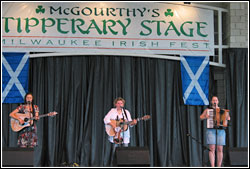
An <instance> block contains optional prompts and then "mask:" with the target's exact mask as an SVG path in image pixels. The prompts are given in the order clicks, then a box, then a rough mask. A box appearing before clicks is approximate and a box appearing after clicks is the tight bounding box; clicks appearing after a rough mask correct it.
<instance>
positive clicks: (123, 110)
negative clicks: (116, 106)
mask: <svg viewBox="0 0 250 169" xmlns="http://www.w3.org/2000/svg"><path fill="white" fill-rule="evenodd" d="M124 112H125V109H124V107H122V118H123V124H122V125H121V130H122V131H123V132H122V135H123V136H122V144H124V123H125V118H124Z"/></svg>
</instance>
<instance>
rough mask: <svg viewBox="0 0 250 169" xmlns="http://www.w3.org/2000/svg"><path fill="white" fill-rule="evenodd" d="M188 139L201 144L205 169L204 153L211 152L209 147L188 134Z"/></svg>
mask: <svg viewBox="0 0 250 169" xmlns="http://www.w3.org/2000/svg"><path fill="white" fill-rule="evenodd" d="M187 137H190V138H191V139H192V140H194V141H196V142H197V143H199V144H200V145H201V147H202V166H203V167H205V163H204V161H205V160H204V151H205V150H208V151H211V150H210V149H209V148H208V147H207V146H205V145H204V144H202V143H201V142H200V141H199V140H197V139H196V138H194V137H193V136H192V135H191V134H190V133H188V134H187Z"/></svg>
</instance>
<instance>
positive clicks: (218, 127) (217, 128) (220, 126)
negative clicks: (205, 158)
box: [200, 96, 230, 167]
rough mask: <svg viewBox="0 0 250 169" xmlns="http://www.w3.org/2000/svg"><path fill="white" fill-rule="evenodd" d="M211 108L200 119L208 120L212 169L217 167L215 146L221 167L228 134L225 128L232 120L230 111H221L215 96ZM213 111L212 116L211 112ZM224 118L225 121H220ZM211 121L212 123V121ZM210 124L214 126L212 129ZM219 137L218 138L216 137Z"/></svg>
mask: <svg viewBox="0 0 250 169" xmlns="http://www.w3.org/2000/svg"><path fill="white" fill-rule="evenodd" d="M211 104H212V107H211V108H207V109H205V110H204V111H203V113H202V114H201V115H200V119H201V120H204V119H208V120H207V123H208V124H207V131H206V138H207V144H208V145H209V149H210V151H209V161H210V164H211V167H214V166H215V148H216V147H215V145H217V166H218V167H221V164H222V160H223V145H226V132H225V127H227V120H230V116H229V113H228V112H229V110H225V109H220V107H219V106H218V104H219V99H218V97H217V96H213V97H212V99H211ZM211 109H212V114H213V115H212V114H210V112H211V111H210V110H211ZM220 117H222V118H223V119H220ZM210 119H211V121H210ZM210 122H212V125H211V127H210V124H209V123H210ZM216 136H217V137H216Z"/></svg>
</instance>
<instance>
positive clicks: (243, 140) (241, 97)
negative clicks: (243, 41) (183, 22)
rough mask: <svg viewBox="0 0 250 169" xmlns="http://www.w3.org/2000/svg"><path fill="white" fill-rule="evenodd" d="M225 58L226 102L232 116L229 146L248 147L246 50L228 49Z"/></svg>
mask: <svg viewBox="0 0 250 169" xmlns="http://www.w3.org/2000/svg"><path fill="white" fill-rule="evenodd" d="M225 56H226V57H227V59H226V60H227V63H226V65H227V68H226V97H227V99H226V100H227V108H228V109H229V110H230V111H231V113H230V114H231V116H232V120H231V126H232V127H229V133H230V134H229V146H230V147H248V127H249V126H248V114H249V112H248V103H249V102H248V92H249V91H248V81H249V79H248V76H249V75H248V49H233V48H232V49H228V50H227V51H226V52H225Z"/></svg>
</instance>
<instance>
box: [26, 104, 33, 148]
mask: <svg viewBox="0 0 250 169" xmlns="http://www.w3.org/2000/svg"><path fill="white" fill-rule="evenodd" d="M28 106H29V115H30V119H31V118H32V116H31V113H32V111H31V110H32V107H31V106H32V104H31V103H30V101H28ZM29 123H30V126H29V131H28V133H29V139H28V145H27V146H31V136H32V133H31V131H32V126H31V120H30V121H29ZM33 123H34V121H33Z"/></svg>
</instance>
